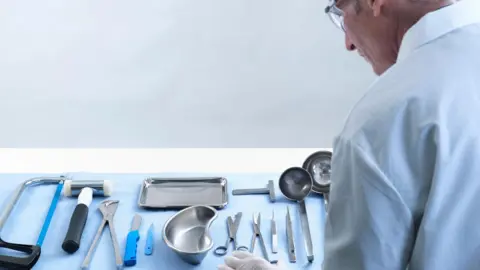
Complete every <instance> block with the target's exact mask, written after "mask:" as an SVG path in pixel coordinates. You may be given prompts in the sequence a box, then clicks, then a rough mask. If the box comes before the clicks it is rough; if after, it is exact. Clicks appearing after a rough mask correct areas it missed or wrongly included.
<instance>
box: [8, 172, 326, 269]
mask: <svg viewBox="0 0 480 270" xmlns="http://www.w3.org/2000/svg"><path fill="white" fill-rule="evenodd" d="M280 173H281V172H279V173H271V174H266V173H263V174H242V173H239V174H214V173H212V174H205V173H202V174H185V173H181V174H180V173H179V174H176V173H155V174H97V173H85V172H81V173H71V174H69V175H71V177H72V179H74V180H96V179H110V180H112V181H113V182H114V187H113V194H112V196H111V197H110V199H116V200H119V201H120V204H119V207H118V210H117V212H116V214H115V218H114V222H115V224H114V226H115V229H116V232H117V239H118V242H119V244H120V250H121V254H122V258H123V253H124V250H125V241H126V236H127V233H128V231H129V229H130V225H131V222H132V218H133V216H134V214H135V213H139V214H141V216H142V217H143V223H142V226H141V228H140V240H139V242H138V253H137V254H138V257H137V260H138V261H137V265H136V266H133V267H129V268H131V269H217V266H218V265H219V264H221V263H223V260H224V258H223V257H218V256H216V255H215V254H213V249H214V248H215V247H217V246H218V245H223V244H224V243H225V241H226V239H227V227H226V217H227V216H233V215H235V214H236V213H237V212H240V211H241V212H243V217H242V221H241V223H240V227H239V230H238V233H237V238H238V239H237V240H238V241H239V243H238V244H239V245H245V246H247V247H250V240H251V236H252V233H253V229H252V214H253V213H254V212H260V213H261V214H262V223H261V231H262V233H263V236H264V238H265V241H266V244H267V249H268V251H269V256H270V258H271V259H281V260H283V261H284V262H286V264H287V265H288V266H289V267H290V269H305V268H307V269H321V268H320V267H321V263H322V260H323V236H324V235H323V228H324V223H325V212H324V207H323V198H322V197H321V196H319V195H317V194H314V193H312V194H311V195H310V196H309V197H308V198H307V199H306V204H307V213H308V218H309V223H310V230H311V234H312V240H313V248H314V255H315V260H314V262H313V263H311V264H309V263H308V261H307V256H306V253H305V245H304V242H303V238H302V230H301V226H300V219H299V215H298V206H297V204H296V203H294V202H291V201H288V200H287V199H285V197H284V196H283V195H282V194H281V193H280V190H279V188H278V176H279V175H280ZM59 175H61V173H59V174H58V175H53V174H0V183H1V189H0V192H1V199H2V210H1V211H2V212H3V209H4V207H5V204H6V203H7V201H8V200H9V199H10V196H11V195H12V194H13V191H14V189H15V188H16V187H17V186H18V185H19V184H20V183H22V182H23V181H24V180H27V179H28V178H31V177H39V176H49V177H52V176H59ZM149 176H150V177H151V176H169V177H171V176H223V177H226V178H227V180H228V206H227V207H226V208H224V209H222V210H219V211H218V218H217V219H216V220H215V221H214V222H213V224H212V226H211V228H210V231H211V235H212V238H213V241H214V248H212V250H211V251H210V252H209V253H208V255H207V257H206V258H205V259H204V260H203V262H202V263H201V264H200V265H197V266H193V265H189V264H187V263H185V262H183V261H182V260H181V259H180V258H179V257H178V256H177V255H176V254H175V253H173V251H171V250H170V249H169V248H168V247H167V246H166V245H165V244H164V242H163V239H162V229H163V226H164V224H165V221H166V220H167V219H168V218H169V217H171V216H172V215H174V214H175V210H161V211H160V210H155V211H152V210H144V209H141V208H139V207H138V206H137V200H138V195H139V191H140V186H141V184H142V181H143V179H144V178H145V177H149ZM270 179H272V180H274V182H275V188H276V197H277V201H276V202H275V203H271V202H270V201H269V199H268V195H242V196H233V195H232V189H234V188H235V189H237V188H257V187H258V188H262V187H265V186H266V185H267V182H268V180H270ZM55 188H56V186H54V185H49V186H35V187H29V188H27V189H26V191H25V192H24V193H23V194H22V196H21V198H20V200H19V202H18V204H17V205H16V207H15V208H14V210H13V212H12V213H11V215H10V217H9V219H8V220H7V223H6V224H5V226H4V228H3V230H2V232H1V237H2V239H3V240H5V241H9V242H13V243H23V244H34V243H35V242H36V241H37V238H38V235H39V233H40V230H41V227H42V225H43V222H44V219H45V216H46V214H47V211H48V208H49V206H50V202H51V199H52V197H53V194H54V192H55ZM104 199H106V198H95V199H94V200H93V202H92V204H91V205H90V212H89V218H88V221H87V224H86V226H85V230H84V233H83V238H82V244H81V246H80V249H79V250H78V251H77V252H76V253H75V254H72V255H70V254H67V253H65V252H64V251H63V250H62V248H61V245H62V241H63V239H64V237H65V233H66V230H67V228H68V224H69V220H70V217H71V214H72V211H73V209H74V207H75V205H76V203H77V199H76V198H67V197H62V198H61V199H60V201H59V204H58V206H57V209H56V211H55V214H54V216H53V219H52V221H51V224H50V227H49V230H48V233H47V235H46V238H45V240H44V242H43V246H42V255H41V256H40V259H39V262H38V263H37V264H36V265H35V267H34V268H33V269H35V270H51V269H80V265H81V263H82V261H83V259H84V257H85V255H86V253H87V251H88V249H89V246H90V244H91V242H92V240H93V237H94V235H95V233H96V230H97V229H98V226H99V225H100V222H101V219H102V215H101V213H100V212H99V211H98V210H97V207H98V205H99V203H100V202H101V201H103V200H104ZM287 206H290V214H291V217H292V222H293V230H294V235H295V246H296V254H297V262H296V263H290V262H289V261H288V256H287V252H286V251H287V242H286V231H285V214H286V208H287ZM272 210H275V219H276V222H277V233H278V253H277V254H272V253H271V234H270V218H271V215H272ZM152 223H153V224H154V227H155V246H154V252H153V254H152V255H151V256H146V255H144V247H145V240H146V234H147V230H148V228H149V226H150V224H152ZM111 243H112V242H111V238H110V234H109V231H108V229H107V230H104V232H103V234H102V238H101V239H100V243H99V245H98V247H97V249H96V252H95V254H94V257H93V260H92V262H91V265H90V269H94V270H96V269H99V270H100V269H101V270H109V269H115V259H114V253H113V247H112V244H111ZM230 252H231V245H230V246H229V253H230ZM254 253H256V254H257V255H262V253H261V249H260V246H259V243H258V240H257V243H256V245H255V251H254ZM125 269H128V268H125Z"/></svg>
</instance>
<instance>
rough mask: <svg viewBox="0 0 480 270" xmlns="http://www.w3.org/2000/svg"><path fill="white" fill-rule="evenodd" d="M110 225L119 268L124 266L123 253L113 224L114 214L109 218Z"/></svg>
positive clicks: (116, 262)
mask: <svg viewBox="0 0 480 270" xmlns="http://www.w3.org/2000/svg"><path fill="white" fill-rule="evenodd" d="M108 225H109V227H110V236H111V237H112V243H113V250H114V252H115V264H116V265H117V269H122V268H123V259H122V255H121V254H120V246H119V245H118V240H117V234H116V232H115V226H114V225H113V215H112V217H111V218H110V219H109V220H108Z"/></svg>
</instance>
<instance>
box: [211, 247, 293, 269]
mask: <svg viewBox="0 0 480 270" xmlns="http://www.w3.org/2000/svg"><path fill="white" fill-rule="evenodd" d="M218 270H287V268H286V267H285V265H284V264H283V263H282V261H279V262H278V263H277V264H271V263H270V262H267V261H266V260H265V259H263V258H261V257H258V256H255V255H253V254H252V253H249V252H245V251H234V252H232V256H227V257H225V264H223V265H220V266H218Z"/></svg>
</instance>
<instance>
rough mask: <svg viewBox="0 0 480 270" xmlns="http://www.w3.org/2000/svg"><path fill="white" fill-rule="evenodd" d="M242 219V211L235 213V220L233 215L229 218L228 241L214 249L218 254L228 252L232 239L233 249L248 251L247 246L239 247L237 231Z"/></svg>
mask: <svg viewBox="0 0 480 270" xmlns="http://www.w3.org/2000/svg"><path fill="white" fill-rule="evenodd" d="M241 219H242V212H239V213H237V214H236V215H235V222H234V221H233V219H232V217H228V218H227V228H228V238H227V242H225V245H224V246H219V247H217V248H216V249H215V250H214V252H215V254H216V255H218V256H223V255H225V254H227V250H228V244H229V243H230V242H231V241H232V242H233V250H244V251H248V248H247V247H246V246H240V247H237V231H238V225H240V220H241Z"/></svg>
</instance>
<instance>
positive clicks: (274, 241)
mask: <svg viewBox="0 0 480 270" xmlns="http://www.w3.org/2000/svg"><path fill="white" fill-rule="evenodd" d="M271 226H272V253H277V252H278V251H277V249H278V236H277V224H276V222H275V210H272V221H271Z"/></svg>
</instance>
